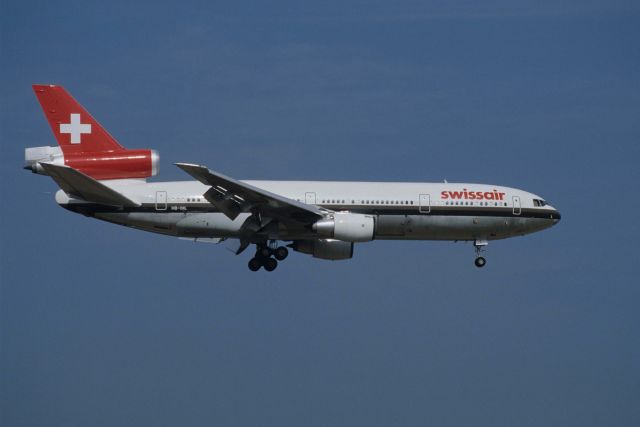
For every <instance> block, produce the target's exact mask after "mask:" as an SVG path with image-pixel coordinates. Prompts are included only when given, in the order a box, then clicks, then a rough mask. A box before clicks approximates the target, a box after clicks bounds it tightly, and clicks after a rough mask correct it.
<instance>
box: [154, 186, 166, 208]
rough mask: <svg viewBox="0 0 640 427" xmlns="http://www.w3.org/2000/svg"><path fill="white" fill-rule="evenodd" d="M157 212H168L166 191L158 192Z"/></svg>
mask: <svg viewBox="0 0 640 427" xmlns="http://www.w3.org/2000/svg"><path fill="white" fill-rule="evenodd" d="M156 210H157V211H166V210H167V192H166V191H156Z"/></svg>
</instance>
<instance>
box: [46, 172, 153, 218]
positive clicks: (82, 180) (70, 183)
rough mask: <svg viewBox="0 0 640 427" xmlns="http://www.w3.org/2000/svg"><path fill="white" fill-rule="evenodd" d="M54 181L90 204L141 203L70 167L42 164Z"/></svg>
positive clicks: (119, 204)
mask: <svg viewBox="0 0 640 427" xmlns="http://www.w3.org/2000/svg"><path fill="white" fill-rule="evenodd" d="M40 165H41V166H42V169H44V170H45V172H46V173H47V175H49V176H50V177H51V178H53V180H54V181H55V182H56V183H57V184H58V185H59V186H60V188H62V189H63V190H64V192H65V193H67V194H69V195H71V196H75V197H79V198H81V199H84V200H86V201H88V202H93V203H98V204H101V205H108V206H126V207H136V206H140V203H136V202H134V201H133V200H131V199H129V198H127V197H125V196H123V195H122V194H120V193H118V192H117V191H115V190H113V189H111V188H109V187H107V186H106V185H104V184H103V183H101V182H100V181H96V180H95V179H93V178H91V177H89V176H87V175H85V174H83V173H82V172H80V171H77V170H75V169H73V168H71V167H69V166H59V165H54V164H51V163H42V162H41V163H40Z"/></svg>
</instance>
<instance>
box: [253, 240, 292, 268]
mask: <svg viewBox="0 0 640 427" xmlns="http://www.w3.org/2000/svg"><path fill="white" fill-rule="evenodd" d="M269 243H270V245H269V246H267V245H256V246H257V248H256V254H255V256H254V257H253V258H251V259H250V260H249V264H248V266H249V270H251V271H258V270H260V267H264V269H265V270H267V271H273V270H275V269H276V267H278V261H284V259H285V258H286V257H287V256H288V255H289V249H287V248H285V247H284V246H276V244H277V242H275V241H272V242H269Z"/></svg>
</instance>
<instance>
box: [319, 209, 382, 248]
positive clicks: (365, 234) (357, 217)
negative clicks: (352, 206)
mask: <svg viewBox="0 0 640 427" xmlns="http://www.w3.org/2000/svg"><path fill="white" fill-rule="evenodd" d="M374 228H375V224H374V219H373V217H372V216H370V215H364V214H353V213H342V212H337V213H334V214H331V215H330V216H329V217H327V218H325V219H321V220H320V221H317V222H316V223H315V224H313V230H314V231H315V232H317V233H318V235H320V236H321V237H327V238H331V239H337V240H342V241H345V242H368V241H370V240H373V233H374Z"/></svg>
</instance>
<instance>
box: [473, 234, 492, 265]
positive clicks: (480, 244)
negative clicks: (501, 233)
mask: <svg viewBox="0 0 640 427" xmlns="http://www.w3.org/2000/svg"><path fill="white" fill-rule="evenodd" d="M488 244H489V242H487V241H486V240H475V241H474V242H473V246H474V247H475V248H476V260H475V262H474V263H475V265H476V267H478V268H482V267H484V266H485V265H486V264H487V260H486V259H484V257H482V256H480V253H481V252H482V251H483V250H484V248H485V246H487V245H488Z"/></svg>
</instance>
